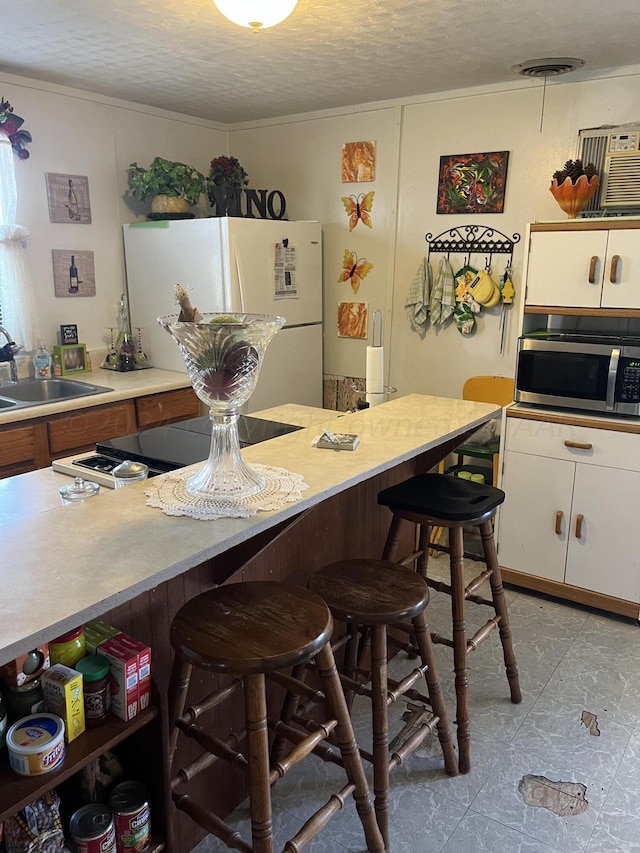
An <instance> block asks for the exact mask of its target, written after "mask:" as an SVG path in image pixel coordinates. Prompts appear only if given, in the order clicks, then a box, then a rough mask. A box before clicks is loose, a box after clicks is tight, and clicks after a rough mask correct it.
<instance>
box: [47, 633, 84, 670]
mask: <svg viewBox="0 0 640 853" xmlns="http://www.w3.org/2000/svg"><path fill="white" fill-rule="evenodd" d="M85 651H86V648H85V638H84V626H83V625H81V626H80V627H79V628H74V630H73V631H69V632H68V633H67V634H62V635H61V636H60V637H56V638H55V640H51V642H50V643H49V655H50V657H51V665H52V666H53V664H54V663H63V664H64V665H65V666H70V667H71V668H72V669H75V665H76V663H77V662H78V661H79V660H80V658H83V657H84V655H85Z"/></svg>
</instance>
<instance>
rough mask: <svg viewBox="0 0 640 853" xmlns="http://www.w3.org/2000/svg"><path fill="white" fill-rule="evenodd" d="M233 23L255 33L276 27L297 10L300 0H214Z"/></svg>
mask: <svg viewBox="0 0 640 853" xmlns="http://www.w3.org/2000/svg"><path fill="white" fill-rule="evenodd" d="M213 3H214V5H215V6H217V7H218V9H219V10H220V12H222V14H223V15H224V16H225V18H228V19H229V20H230V21H231V22H232V23H234V24H238V26H240V27H248V28H249V29H251V30H253V31H254V32H258V30H266V28H267V27H275V25H276V24H280V23H282V21H284V20H285V18H288V17H289V15H290V14H291V13H292V12H293V10H294V9H295V8H296V5H297V3H298V0H213Z"/></svg>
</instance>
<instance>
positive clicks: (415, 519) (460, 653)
mask: <svg viewBox="0 0 640 853" xmlns="http://www.w3.org/2000/svg"><path fill="white" fill-rule="evenodd" d="M504 498H505V494H504V492H503V491H501V490H500V489H497V488H495V487H493V486H490V485H487V484H479V483H474V482H471V481H469V480H461V479H459V478H457V477H449V476H447V475H445V474H419V475H417V476H416V477H411V478H410V479H409V480H405V481H404V482H403V483H398V484H397V485H395V486H391V487H389V488H388V489H384V490H383V491H381V492H380V493H379V494H378V503H379V504H380V505H382V506H386V507H389V509H390V510H391V512H392V513H393V517H392V520H391V526H390V528H389V533H388V536H387V541H386V543H385V547H384V551H383V554H382V558H383V560H391V561H394V562H397V563H401V564H402V565H415V567H416V570H417V572H418V574H420V575H421V576H422V577H423V578H424V579H425V581H426V582H427V584H428V586H430V587H431V588H433V589H437V590H439V591H440V592H444V593H446V594H447V595H449V596H451V617H452V627H453V637H452V639H449V638H446V637H441V636H439V635H437V634H435V633H432V635H431V637H432V640H433V642H434V643H441V644H443V645H446V646H449V647H450V648H452V649H453V659H454V669H455V688H456V704H457V709H456V724H457V728H458V762H459V767H460V772H461V773H468V772H469V770H470V767H471V761H470V730H469V707H468V685H469V682H468V668H467V655H468V654H469V653H470V652H472V651H475V650H476V649H477V648H478V646H479V645H480V644H481V643H482V642H484V640H486V639H487V637H488V636H489V635H490V634H491V633H492V632H493V631H494V630H495V629H496V628H497V629H498V633H499V635H500V641H501V643H502V651H503V658H504V664H505V670H506V675H507V680H508V683H509V690H510V694H511V701H512V702H514V703H515V704H517V703H519V702H521V701H522V694H521V692H520V682H519V677H518V668H517V664H516V658H515V654H514V651H513V642H512V639H511V629H510V626H509V614H508V612H507V604H506V601H505V596H504V589H503V586H502V575H501V572H500V565H499V563H498V555H497V553H496V546H495V541H494V537H493V523H492V519H493V516H494V515H495V513H496V509H497V508H498V506H500V504H501V503H502V502H503V501H504ZM407 523H409V524H413V525H417V526H418V531H419V532H418V538H417V548H416V549H414V550H413V551H412V552H411V553H409V554H404V555H403V554H401V553H400V551H401V550H402V545H401V541H402V540H401V537H402V528H403V527H406V525H407ZM434 527H443V528H447V529H448V531H449V544H448V547H444V546H441V545H438V546H437V548H438V550H441V551H445V552H447V553H448V554H449V568H450V573H451V583H450V585H449V584H446V583H443V582H441V581H436V580H433V579H432V578H429V577H428V573H427V565H428V560H429V543H430V539H431V531H432V529H433V528H434ZM465 527H478V528H479V530H480V535H481V537H482V548H483V555H484V556H483V558H482V557H477V556H475V555H467V556H471V557H472V559H476V560H483V561H484V563H485V564H486V568H485V570H484V571H482V572H481V573H480V574H479V575H478V576H477V577H475V578H474V579H473V580H472V581H470V582H469V583H468V584H466V585H465V582H464V557H465V550H464V528H465ZM486 581H489V584H490V586H491V599H486V598H482V597H481V596H480V595H478V594H477V591H478V590H479V589H480V587H481V586H482V585H483V584H484V583H485V582H486ZM467 601H469V602H472V603H474V604H479V605H484V606H488V607H490V608H491V609H492V610H493V615H492V616H491V617H490V618H489V619H488V621H487V622H486V623H485V624H484V625H483V626H482V627H481V628H480V629H479V630H477V631H476V632H475V634H474V635H473V636H472V637H469V638H468V637H467V633H466V623H465V618H466V617H465V605H466V602H467Z"/></svg>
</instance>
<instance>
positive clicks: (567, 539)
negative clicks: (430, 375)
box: [498, 418, 640, 618]
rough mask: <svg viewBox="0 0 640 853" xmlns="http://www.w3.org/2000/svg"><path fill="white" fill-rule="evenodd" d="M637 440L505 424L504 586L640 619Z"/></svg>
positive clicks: (501, 533) (625, 435)
mask: <svg viewBox="0 0 640 853" xmlns="http://www.w3.org/2000/svg"><path fill="white" fill-rule="evenodd" d="M637 445H640V435H637V434H636V435H634V434H629V433H623V432H619V431H614V432H610V431H608V430H606V429H590V428H583V427H580V426H570V425H566V424H558V423H551V422H547V423H546V424H545V423H544V422H539V421H538V422H534V421H526V420H518V419H509V418H507V432H506V438H505V443H504V447H505V449H504V451H503V460H504V470H503V479H502V488H503V490H504V491H505V493H506V495H507V497H506V499H505V502H504V504H503V506H502V508H501V510H500V520H499V530H498V545H499V550H498V556H499V559H500V565H501V566H502V567H504V569H505V580H508V581H510V582H512V583H515V584H518V585H521V586H524V587H529V588H533V589H538V590H539V591H542V592H548V593H551V594H554V595H558V596H560V597H564V598H568V599H570V600H572V601H579V602H582V603H584V604H590V605H592V606H595V607H600V608H602V609H605V610H609V611H611V612H614V613H620V614H622V615H626V616H632V617H634V618H638V615H639V613H640V563H639V562H638V558H637V554H638V549H639V547H640V529H639V527H638V522H637V511H636V503H637V502H636V497H635V496H636V495H637V494H638V490H639V489H640V470H628V469H633V468H636V469H637V468H638V467H640V457H639V455H638V453H637Z"/></svg>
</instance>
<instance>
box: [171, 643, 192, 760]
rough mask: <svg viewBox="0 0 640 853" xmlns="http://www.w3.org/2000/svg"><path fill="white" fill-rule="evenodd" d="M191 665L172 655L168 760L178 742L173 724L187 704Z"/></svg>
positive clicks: (177, 732)
mask: <svg viewBox="0 0 640 853" xmlns="http://www.w3.org/2000/svg"><path fill="white" fill-rule="evenodd" d="M192 670H193V667H192V666H191V664H190V663H187V662H186V661H185V660H182V658H181V657H180V656H179V655H174V658H173V666H172V668H171V679H170V681H169V696H168V704H169V714H170V717H169V725H170V726H171V738H170V740H169V760H170V761H172V760H173V754H174V753H175V751H176V746H177V744H178V735H179V733H180V731H179V729H178V728H177V727H176V726H174V723H175V721H176V720H177V719H178V717H181V716H182V715H183V714H184V707H185V705H186V704H187V693H188V692H189V682H190V681H191V672H192Z"/></svg>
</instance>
